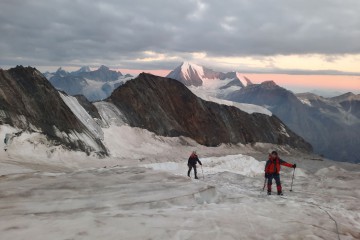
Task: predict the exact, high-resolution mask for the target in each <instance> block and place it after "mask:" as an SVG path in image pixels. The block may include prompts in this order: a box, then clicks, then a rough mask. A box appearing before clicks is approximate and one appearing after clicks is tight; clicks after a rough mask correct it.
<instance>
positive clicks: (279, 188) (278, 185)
mask: <svg viewBox="0 0 360 240" xmlns="http://www.w3.org/2000/svg"><path fill="white" fill-rule="evenodd" d="M274 179H275V182H276V189H277V194H278V195H282V189H281V182H280V174H276V175H274Z"/></svg>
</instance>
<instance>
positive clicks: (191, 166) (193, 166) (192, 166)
mask: <svg viewBox="0 0 360 240" xmlns="http://www.w3.org/2000/svg"><path fill="white" fill-rule="evenodd" d="M188 167H189V171H188V176H189V177H190V172H191V169H192V168H194V173H195V178H198V177H197V171H196V164H194V165H188Z"/></svg>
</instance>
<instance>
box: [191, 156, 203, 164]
mask: <svg viewBox="0 0 360 240" xmlns="http://www.w3.org/2000/svg"><path fill="white" fill-rule="evenodd" d="M197 162H198V163H199V164H200V165H202V163H201V162H200V160H199V158H198V156H197V155H196V154H191V156H190V157H189V160H188V166H195V165H196V163H197Z"/></svg>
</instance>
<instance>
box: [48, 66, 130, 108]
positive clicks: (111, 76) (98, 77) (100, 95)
mask: <svg viewBox="0 0 360 240" xmlns="http://www.w3.org/2000/svg"><path fill="white" fill-rule="evenodd" d="M44 75H45V76H46V77H47V79H48V80H49V81H50V82H51V84H52V85H53V86H54V87H55V88H56V89H58V90H60V91H64V92H65V93H67V94H68V95H84V96H85V97H86V98H87V99H88V100H89V101H98V100H102V99H105V98H107V97H108V96H110V94H111V93H112V91H113V90H114V89H116V88H117V87H118V86H120V85H121V84H123V82H124V81H126V80H128V79H130V78H132V76H131V75H125V76H123V74H122V73H121V72H117V71H113V70H110V69H109V68H108V67H106V66H100V67H99V68H98V69H96V70H94V71H91V69H90V67H88V66H84V67H81V68H80V69H79V70H77V71H74V72H67V71H65V70H63V69H61V68H59V69H58V70H57V71H56V72H55V73H45V74H44Z"/></svg>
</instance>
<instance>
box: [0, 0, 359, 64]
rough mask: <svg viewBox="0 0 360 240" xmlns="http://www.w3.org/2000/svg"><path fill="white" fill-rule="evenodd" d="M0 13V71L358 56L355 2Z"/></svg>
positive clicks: (136, 4) (95, 4) (67, 6)
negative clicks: (149, 57)
mask: <svg viewBox="0 0 360 240" xmlns="http://www.w3.org/2000/svg"><path fill="white" fill-rule="evenodd" d="M0 9H1V12H0V32H1V37H0V55H1V58H0V66H1V65H16V64H24V65H49V64H51V65H63V66H64V65H74V64H75V65H77V64H78V65H84V64H90V65H91V64H92V65H94V64H97V63H98V64H107V65H122V67H124V68H125V67H126V68H149V67H154V66H160V65H162V66H172V65H173V62H174V61H173V60H170V61H168V60H166V59H165V60H164V61H158V62H136V61H134V59H136V58H141V57H143V52H144V51H155V52H159V53H165V54H168V55H169V56H175V55H177V56H184V58H189V55H188V56H187V54H188V53H191V52H206V53H207V55H208V56H271V55H275V54H285V55H286V54H309V53H321V54H330V55H334V54H346V53H360V43H359V39H360V31H359V30H358V29H359V26H360V15H359V14H358V10H359V9H360V1H358V0H347V1H340V0H317V1H300V0H293V1H287V0H261V1H249V0H241V1H239V0H227V1H217V0H208V1H201V0H184V1H167V0H153V1H148V0H137V1H133V0H131V1H130V0H121V1H117V0H107V1H94V0H74V1H73V0H62V1H60V0H52V1H48V0H37V1H33V0H23V1H19V0H15V1H14V0H11V1H10V0H4V1H1V2H0ZM190 60H191V59H190ZM162 68H164V67H162Z"/></svg>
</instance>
